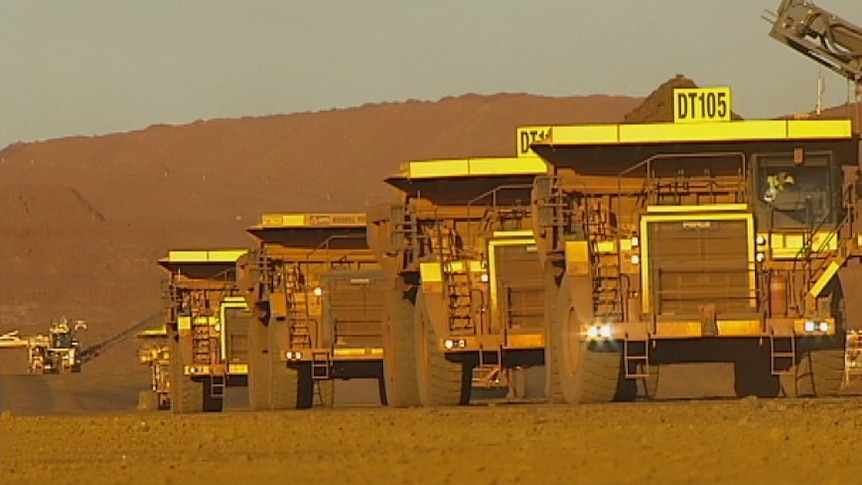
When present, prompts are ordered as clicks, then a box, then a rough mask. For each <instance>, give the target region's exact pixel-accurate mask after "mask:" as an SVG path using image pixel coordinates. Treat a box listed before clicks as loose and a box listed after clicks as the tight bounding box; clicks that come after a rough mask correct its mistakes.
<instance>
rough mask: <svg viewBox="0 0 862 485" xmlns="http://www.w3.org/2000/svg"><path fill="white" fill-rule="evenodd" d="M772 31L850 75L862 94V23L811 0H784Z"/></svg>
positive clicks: (781, 39) (771, 16) (769, 15)
mask: <svg viewBox="0 0 862 485" xmlns="http://www.w3.org/2000/svg"><path fill="white" fill-rule="evenodd" d="M764 18H765V19H766V20H767V21H769V22H771V23H772V30H771V31H770V32H769V35H770V36H771V37H773V38H774V39H776V40H777V41H779V42H781V43H782V44H785V45H787V46H788V47H790V48H792V49H794V50H796V51H798V52H800V53H802V54H804V55H805V56H808V57H809V58H811V59H813V60H814V61H816V62H818V63H820V64H822V65H823V66H825V67H827V68H829V69H831V70H832V71H834V72H836V73H838V74H839V75H841V76H843V77H845V78H847V79H848V80H850V81H851V82H853V83H854V84H855V85H856V88H857V90H856V94H857V96H859V95H862V92H860V89H862V27H860V26H858V25H856V24H854V23H852V22H850V21H849V20H846V19H844V18H842V17H840V16H838V15H836V14H834V13H832V12H830V11H828V10H826V9H825V8H822V7H819V6H817V5H815V4H814V3H812V2H810V1H807V0H782V2H781V5H779V7H778V11H777V12H774V13H773V12H767V16H765V17H764Z"/></svg>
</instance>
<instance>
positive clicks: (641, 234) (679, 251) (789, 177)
mask: <svg viewBox="0 0 862 485" xmlns="http://www.w3.org/2000/svg"><path fill="white" fill-rule="evenodd" d="M682 94H683V95H684V96H686V98H688V95H687V94H686V93H682ZM688 99H691V98H688ZM695 99H696V98H695ZM680 101H681V102H683V101H685V99H682V100H680ZM858 144H859V140H858V137H856V136H854V135H853V134H852V131H851V126H850V123H849V121H843V120H842V121H813V120H812V121H809V120H775V121H702V122H695V123H684V122H679V123H661V124H643V125H587V126H568V127H567V126H555V127H552V128H551V129H550V131H549V135H548V136H547V137H546V138H545V139H544V140H542V141H538V142H536V143H534V144H533V145H532V149H533V150H534V151H535V152H536V153H538V154H539V155H540V156H541V157H542V158H543V159H544V160H546V161H547V162H548V163H549V164H550V165H552V167H553V174H552V175H550V176H546V177H541V176H540V177H537V178H536V180H535V188H534V192H533V206H534V207H533V214H534V215H535V216H536V217H535V238H536V244H537V246H538V247H539V250H540V254H541V256H542V259H543V262H544V263H543V264H544V267H545V278H546V281H547V284H548V287H549V288H550V289H549V295H550V298H549V299H548V304H547V314H548V317H549V324H548V329H549V332H548V336H547V339H548V345H547V347H546V352H547V354H546V357H545V360H546V364H547V365H546V369H547V371H548V372H547V377H548V379H547V384H548V394H549V397H551V398H552V399H554V400H564V401H567V402H571V403H580V402H601V401H612V400H628V399H632V398H633V397H634V396H635V390H634V389H635V384H636V381H637V380H642V381H643V382H644V383H646V384H647V388H648V390H650V391H651V392H652V391H654V389H655V386H656V385H657V377H658V376H657V374H656V369H657V368H656V366H657V365H660V364H666V363H676V362H732V363H734V364H735V389H736V392H737V393H738V395H740V396H746V395H757V396H778V395H780V393H781V390H782V388H783V392H784V394H786V395H788V396H795V395H814V396H822V395H828V394H832V393H835V392H836V391H838V390H839V386H840V384H841V380H842V374H843V351H844V345H845V343H844V342H845V332H846V329H847V326H848V320H851V319H853V318H856V319H857V320H858V316H853V315H850V316H848V315H846V314H845V312H844V296H843V292H842V285H841V280H840V279H839V277H838V276H839V275H840V273H841V268H842V267H844V266H845V263H846V262H847V261H848V258H851V257H857V256H859V243H860V241H859V233H858V227H857V224H856V222H857V221H856V218H857V200H858V197H859V196H860V192H862V191H860V188H862V187H860V180H859V178H858V177H859V175H858V170H859V168H858V165H857V164H858V161H857V160H858V159H857V149H858ZM851 323H853V322H851ZM856 324H857V325H858V322H856Z"/></svg>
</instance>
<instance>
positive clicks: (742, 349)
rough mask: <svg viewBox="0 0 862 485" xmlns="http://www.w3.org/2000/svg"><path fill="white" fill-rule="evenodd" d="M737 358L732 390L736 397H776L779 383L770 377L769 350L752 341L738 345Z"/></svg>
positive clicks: (779, 390)
mask: <svg viewBox="0 0 862 485" xmlns="http://www.w3.org/2000/svg"><path fill="white" fill-rule="evenodd" d="M737 352H738V356H737V358H736V360H735V361H734V365H733V372H734V381H733V389H734V391H735V392H736V396H737V397H750V396H754V397H761V398H773V397H778V395H779V394H780V392H781V381H780V379H779V377H778V376H776V375H772V364H771V362H770V359H771V356H770V354H769V348H768V347H763V346H760V345H759V344H758V342H757V341H754V340H746V341H742V342H740V343H739V349H738V351H737Z"/></svg>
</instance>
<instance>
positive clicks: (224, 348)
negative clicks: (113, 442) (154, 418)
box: [153, 249, 253, 413]
mask: <svg viewBox="0 0 862 485" xmlns="http://www.w3.org/2000/svg"><path fill="white" fill-rule="evenodd" d="M246 252H247V250H245V249H231V250H203V251H170V252H169V253H168V256H167V257H166V258H163V259H161V260H159V265H160V266H161V267H162V268H164V269H165V270H166V271H167V272H168V277H167V281H166V284H165V292H164V297H165V302H166V306H167V308H166V312H165V315H166V318H165V331H166V332H167V335H168V360H169V378H168V379H169V380H168V382H169V384H168V386H169V389H167V390H165V389H159V388H158V383H157V389H155V392H157V393H159V392H162V393H166V394H168V397H167V398H168V399H169V400H170V405H171V410H172V411H173V412H174V413H195V412H202V411H209V412H213V411H214V412H218V411H221V410H222V408H223V403H224V395H225V388H226V387H227V386H234V385H236V386H242V385H245V384H246V382H247V373H248V330H249V322H250V321H251V319H252V318H253V317H252V314H251V312H250V311H249V310H248V306H247V305H246V301H245V298H244V297H243V296H242V295H241V294H240V291H239V288H238V286H237V284H236V281H237V277H238V276H237V267H238V264H237V260H239V259H240V258H241V257H243V255H245V253H246ZM153 363H154V364H155V365H159V360H158V359H156V360H155V361H153Z"/></svg>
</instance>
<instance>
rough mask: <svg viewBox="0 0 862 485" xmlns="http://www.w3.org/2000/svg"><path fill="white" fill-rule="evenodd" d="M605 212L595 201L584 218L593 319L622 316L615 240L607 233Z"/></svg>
mask: <svg viewBox="0 0 862 485" xmlns="http://www.w3.org/2000/svg"><path fill="white" fill-rule="evenodd" d="M608 217H609V214H608V212H607V211H606V210H602V207H601V204H599V205H598V206H597V207H596V209H595V210H591V214H590V215H589V218H588V220H587V232H588V233H589V234H588V237H589V240H590V247H591V252H592V277H593V289H592V292H593V317H594V319H595V321H596V322H619V321H622V319H623V305H622V300H623V294H622V277H621V272H620V259H619V258H620V256H619V251H618V249H619V248H618V247H617V244H618V241H616V240H614V238H612V236H611V235H610V231H609V228H608V226H609V224H608V221H607V219H608Z"/></svg>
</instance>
